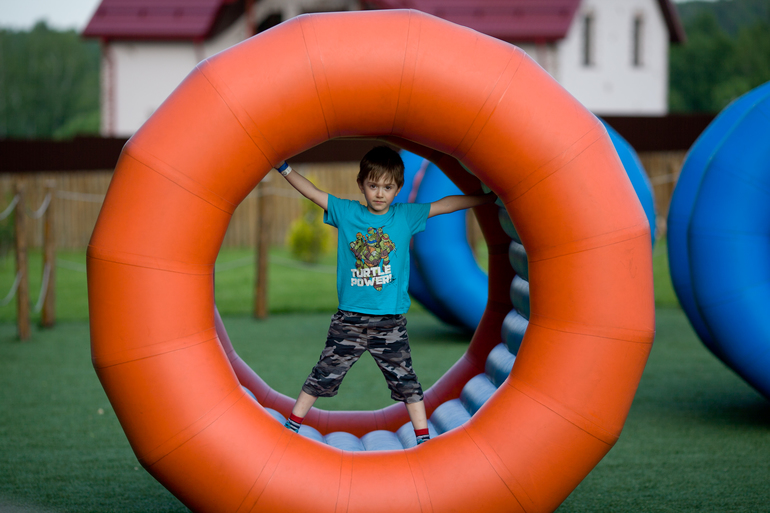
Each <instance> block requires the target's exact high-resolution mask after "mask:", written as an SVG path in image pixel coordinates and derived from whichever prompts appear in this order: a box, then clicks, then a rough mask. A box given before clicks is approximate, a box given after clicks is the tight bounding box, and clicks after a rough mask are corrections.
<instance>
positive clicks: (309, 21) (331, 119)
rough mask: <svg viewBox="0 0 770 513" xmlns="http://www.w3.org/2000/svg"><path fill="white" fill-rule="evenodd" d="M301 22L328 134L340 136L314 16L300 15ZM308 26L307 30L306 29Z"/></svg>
mask: <svg viewBox="0 0 770 513" xmlns="http://www.w3.org/2000/svg"><path fill="white" fill-rule="evenodd" d="M299 24H300V32H301V33H302V42H303V43H304V45H305V54H306V55H307V58H308V62H309V63H310V74H311V75H312V76H313V84H314V85H315V90H316V96H317V97H318V104H319V106H320V107H321V113H322V114H323V117H324V124H325V125H326V134H327V135H328V137H329V138H330V139H333V138H335V137H339V135H340V131H339V129H338V128H337V127H336V125H337V113H336V112H335V110H334V102H333V100H332V97H331V88H330V87H329V80H328V78H327V76H326V68H325V67H324V64H323V58H322V57H321V48H320V45H319V44H318V37H317V36H316V32H315V25H314V23H313V18H312V17H310V16H300V17H299ZM306 28H307V31H306V30H305V29H306ZM311 33H312V34H311ZM311 35H312V38H313V41H311V44H310V45H309V44H308V41H309V37H310V36H311ZM312 43H314V44H312ZM311 47H312V51H311ZM319 75H320V77H319ZM321 79H322V80H323V82H321Z"/></svg>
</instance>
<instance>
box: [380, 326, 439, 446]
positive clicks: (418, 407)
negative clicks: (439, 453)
mask: <svg viewBox="0 0 770 513" xmlns="http://www.w3.org/2000/svg"><path fill="white" fill-rule="evenodd" d="M388 317H391V318H392V322H383V321H381V322H373V323H372V324H371V325H370V327H369V336H368V337H367V347H368V349H369V353H370V354H371V355H372V357H373V358H374V361H375V362H377V366H378V367H379V368H380V371H382V374H383V376H385V381H387V383H388V388H390V390H391V394H390V396H391V397H392V398H393V399H395V400H396V401H402V402H403V403H405V404H406V411H407V412H408V413H409V420H411V421H412V426H413V427H414V434H415V437H416V438H417V443H418V444H421V443H422V442H424V441H426V440H428V439H430V435H429V432H428V418H427V415H426V413H425V403H424V402H423V398H422V397H423V396H422V386H421V385H420V382H419V381H418V380H417V375H416V374H415V373H414V370H413V369H412V351H411V348H410V347H409V336H408V335H407V333H406V318H405V317H404V316H403V315H395V316H388Z"/></svg>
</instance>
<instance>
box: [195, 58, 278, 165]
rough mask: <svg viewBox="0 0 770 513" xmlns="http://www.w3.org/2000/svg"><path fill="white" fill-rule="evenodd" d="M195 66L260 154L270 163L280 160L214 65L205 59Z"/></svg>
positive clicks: (273, 163) (275, 163) (276, 163)
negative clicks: (267, 152)
mask: <svg viewBox="0 0 770 513" xmlns="http://www.w3.org/2000/svg"><path fill="white" fill-rule="evenodd" d="M196 68H197V69H198V71H199V72H200V74H201V75H203V78H205V79H206V82H208V83H209V85H210V86H211V88H212V89H214V91H215V92H216V93H217V96H219V99H220V100H222V103H224V104H225V105H226V106H227V109H228V110H229V111H230V114H232V115H233V118H235V120H236V121H237V122H238V124H239V125H240V126H241V128H243V131H244V132H245V133H246V135H247V136H248V137H249V139H250V140H251V142H252V143H253V144H254V147H255V148H256V149H257V150H258V151H259V152H260V153H261V154H262V156H263V157H264V158H265V160H266V161H267V162H269V163H270V164H271V165H278V163H279V160H280V159H279V158H278V152H276V151H275V148H273V145H272V144H270V142H269V141H268V140H267V137H265V134H263V133H262V131H261V130H260V129H259V128H258V127H257V123H256V122H255V121H254V120H253V119H252V117H251V116H250V115H249V113H248V111H247V110H246V109H245V108H244V107H243V105H241V102H239V101H238V97H237V96H236V95H235V93H233V91H232V89H230V86H229V85H228V84H227V82H225V81H223V80H222V79H221V78H220V77H219V75H218V74H217V72H216V68H215V67H214V65H213V64H212V63H210V62H209V61H208V59H207V60H205V61H203V62H201V63H200V64H198V66H196ZM247 125H248V126H247ZM255 137H257V139H258V140H255ZM260 143H262V144H260ZM265 149H267V150H269V153H270V155H266V154H265Z"/></svg>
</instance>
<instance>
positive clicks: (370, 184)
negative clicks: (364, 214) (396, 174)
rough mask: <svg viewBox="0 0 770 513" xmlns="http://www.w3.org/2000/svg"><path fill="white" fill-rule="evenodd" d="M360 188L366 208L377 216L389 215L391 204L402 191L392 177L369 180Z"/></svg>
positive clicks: (360, 184)
mask: <svg viewBox="0 0 770 513" xmlns="http://www.w3.org/2000/svg"><path fill="white" fill-rule="evenodd" d="M358 188H359V189H361V192H362V193H363V194H364V198H366V208H368V209H369V212H371V213H372V214H376V215H382V214H387V212H388V210H389V209H390V204H391V203H393V199H394V198H395V197H396V194H398V191H400V190H401V188H400V187H398V186H397V185H396V184H395V183H394V182H393V180H392V179H391V178H390V177H384V176H383V177H381V178H380V179H379V180H377V181H373V180H371V179H369V178H367V179H366V180H364V183H359V184H358Z"/></svg>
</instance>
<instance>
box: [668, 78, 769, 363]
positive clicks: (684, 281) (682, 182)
mask: <svg viewBox="0 0 770 513" xmlns="http://www.w3.org/2000/svg"><path fill="white" fill-rule="evenodd" d="M768 94H770V85H769V84H765V85H764V86H761V87H758V88H756V89H754V90H752V91H750V92H749V93H747V94H745V95H743V96H741V97H740V98H738V99H737V100H735V101H734V102H733V103H731V104H730V105H728V106H727V107H726V108H725V109H724V110H723V111H722V112H721V113H720V114H719V115H718V116H717V117H716V119H714V121H712V122H711V124H710V125H709V126H708V128H707V129H706V130H705V131H704V132H703V133H702V134H701V135H700V137H698V139H697V140H696V141H695V143H694V144H693V146H692V148H690V151H689V152H688V153H687V158H686V159H685V161H684V164H683V165H682V170H681V172H680V173H679V179H678V181H677V184H676V188H675V189H674V194H673V195H672V197H671V203H670V205H669V209H668V220H667V223H666V224H667V234H666V240H667V245H668V264H669V269H670V272H671V282H672V283H673V285H674V292H675V293H676V296H677V298H678V299H679V303H680V304H681V305H682V309H683V310H684V311H685V314H686V315H687V318H688V319H689V321H690V324H691V325H692V327H693V329H694V330H695V332H696V333H697V334H698V337H699V338H700V339H701V341H702V342H703V344H704V345H705V346H706V347H707V348H709V349H710V350H711V351H712V352H713V353H714V354H715V355H716V356H718V357H719V358H721V353H720V350H719V348H718V347H717V345H716V344H715V342H714V340H713V338H712V336H711V333H710V332H709V329H708V327H707V326H706V321H705V320H704V319H703V316H702V315H701V312H700V310H699V309H698V306H697V304H696V300H695V291H694V288H693V283H692V275H691V272H690V251H689V248H688V243H687V230H688V229H689V226H690V222H691V220H692V215H693V209H694V207H695V199H696V197H697V195H698V191H699V189H700V186H701V180H702V179H703V176H704V174H705V172H706V168H707V167H708V164H709V161H710V160H711V158H712V157H713V155H714V153H715V152H716V151H718V149H719V148H720V147H721V146H722V145H723V143H724V141H725V140H726V139H727V138H728V136H729V135H730V134H731V133H732V131H733V129H734V128H735V126H736V124H737V123H738V122H739V121H740V120H741V119H742V118H743V117H744V116H745V115H746V113H747V112H749V111H750V110H751V109H752V108H753V107H754V105H756V104H757V102H760V101H761V100H762V98H764V97H766V96H767V95H768Z"/></svg>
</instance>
